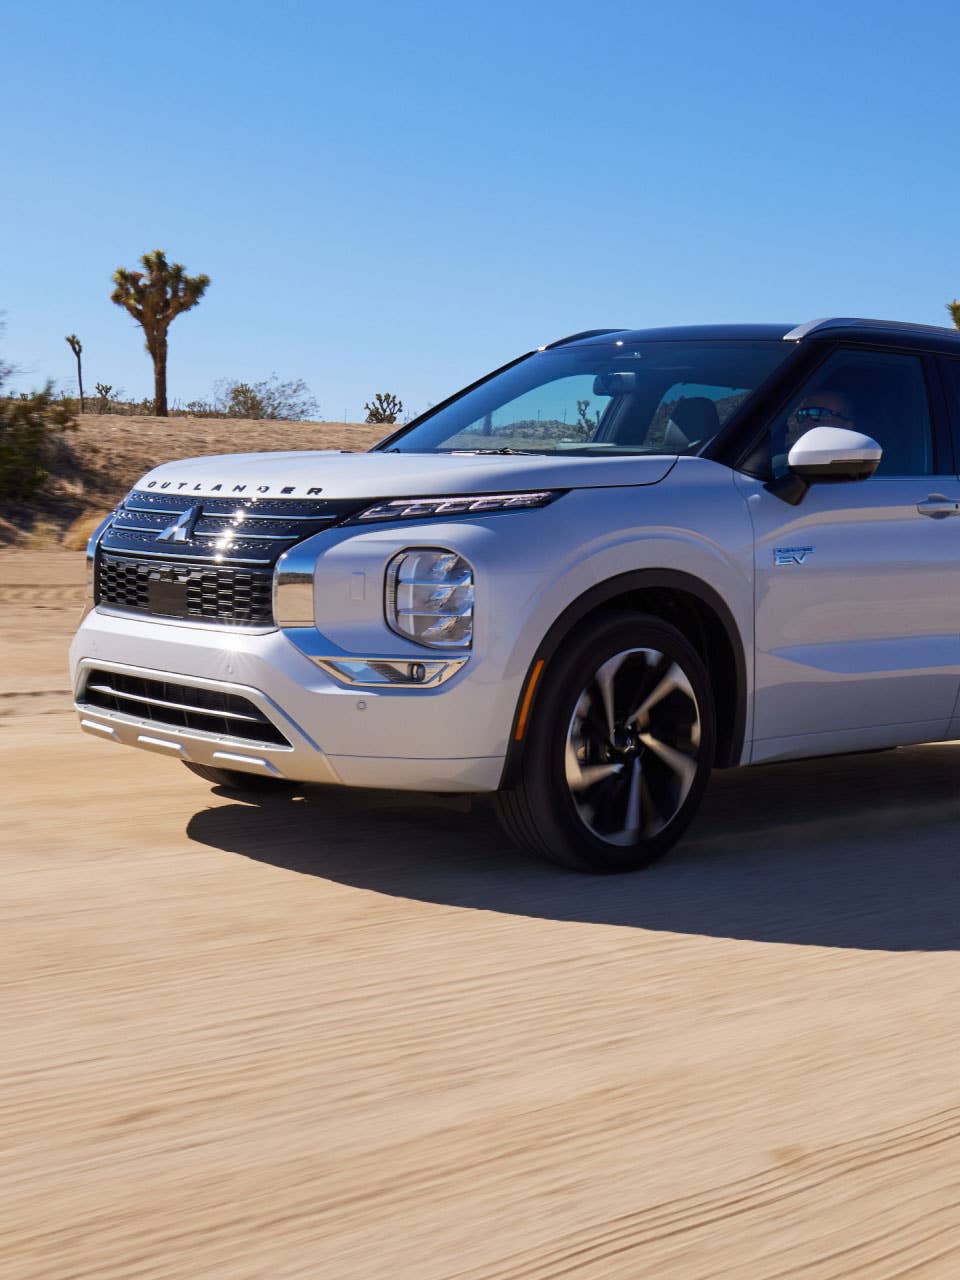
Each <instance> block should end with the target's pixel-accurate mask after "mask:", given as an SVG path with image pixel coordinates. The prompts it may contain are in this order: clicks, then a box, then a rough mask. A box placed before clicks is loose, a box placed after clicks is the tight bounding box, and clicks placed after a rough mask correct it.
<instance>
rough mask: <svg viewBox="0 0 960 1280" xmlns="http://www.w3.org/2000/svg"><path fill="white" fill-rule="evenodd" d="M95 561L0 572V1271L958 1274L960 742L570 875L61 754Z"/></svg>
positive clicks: (804, 785)
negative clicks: (610, 870) (599, 874)
mask: <svg viewBox="0 0 960 1280" xmlns="http://www.w3.org/2000/svg"><path fill="white" fill-rule="evenodd" d="M82 576H83V556H82V555H81V554H79V553H67V552H49V553H39V552H25V551H17V552H5V553H0V778H2V794H3V801H4V803H3V836H2V847H3V852H4V857H3V864H4V880H3V893H2V897H0V913H2V921H0V982H2V991H3V995H2V1006H0V1015H2V1026H3V1053H2V1058H0V1064H2V1067H0V1070H2V1087H0V1150H2V1151H3V1160H2V1163H0V1277H3V1280H40V1278H42V1280H79V1278H81V1277H83V1278H89V1280H94V1278H95V1280H132V1278H133V1277H137V1278H138V1280H139V1278H143V1280H161V1278H162V1280H167V1278H173V1277H176V1280H227V1278H229V1280H240V1278H242V1280H254V1277H256V1278H257V1280H261V1278H263V1277H269V1278H270V1280H292V1278H294V1277H297V1278H300V1277H302V1278H303V1280H381V1278H384V1280H385V1278H387V1277H389V1278H390V1280H453V1278H454V1277H456V1278H457V1280H521V1278H523V1280H554V1278H557V1280H559V1278H560V1277H564V1278H565V1280H621V1278H622V1280H641V1278H645V1277H652V1278H656V1280H707V1278H708V1277H709V1278H710V1280H719V1278H723V1280H728V1278H729V1280H774V1278H776V1280H785V1278H786V1277H790V1278H791V1280H794V1278H798V1277H802V1278H804V1280H841V1278H843V1280H846V1278H848V1277H856V1280H893V1278H894V1277H908V1276H909V1277H910V1278H911V1280H920V1278H926V1277H937V1278H938V1280H951V1278H952V1277H955V1276H957V1275H960V1172H958V1168H960V1068H958V1051H960V999H958V996H960V954H958V949H960V912H958V890H957V861H958V854H960V850H958V843H960V842H958V836H957V833H958V820H960V787H958V783H960V750H958V748H957V747H955V746H952V745H948V746H935V747H923V748H917V749H912V750H909V751H897V752H889V753H885V754H879V755H870V756H860V757H857V756H851V757H847V758H844V759H840V760H834V761H813V762H808V763H805V764H801V765H793V766H776V767H769V768H765V769H763V770H762V771H752V772H751V771H731V772H727V773H724V774H718V775H716V777H715V779H714V782H713V783H712V785H711V790H710V793H709V796H708V800H707V803H706V806H705V808H704V810H703V813H702V815H701V817H700V818H699V820H698V821H697V823H696V825H695V826H694V828H693V829H692V830H691V832H690V834H689V836H688V838H687V839H686V840H685V841H684V843H683V845H682V846H681V847H680V848H679V849H678V850H677V851H676V852H675V853H674V854H673V855H672V856H671V857H670V858H669V859H668V860H667V861H665V862H663V863H662V864H660V865H659V866H657V867H656V868H653V869H651V870H649V871H647V872H645V873H642V874H639V875H636V876H632V877H626V878H614V879H588V878H583V877H578V876H574V875H571V874H566V873H563V872H561V871H559V870H555V869H552V868H550V867H548V866H545V865H539V864H537V863H534V862H530V861H528V860H527V859H526V858H525V857H524V856H523V855H521V854H520V853H518V852H517V851H515V850H514V849H513V848H511V847H510V846H509V845H508V844H507V843H506V841H505V840H504V838H503V837H502V836H501V834H500V832H499V830H498V828H497V826H496V825H495V822H494V820H493V817H492V815H491V814H490V811H489V808H488V806H487V805H486V804H484V803H482V802H481V803H476V804H475V805H474V807H473V808H472V810H471V811H469V812H467V811H465V809H463V808H460V807H458V805H457V802H456V801H447V802H445V803H440V802H439V801H432V800H431V799H430V798H417V797H406V798H404V797H398V796H395V795H391V794H387V793H375V792H366V793H362V794H360V793H338V792H336V791H333V790H322V789H315V790H312V791H304V792H303V793H302V794H298V795H295V796H293V797H285V798H282V799H274V800H271V801H270V802H269V803H263V804H259V805H258V804H251V803H241V802H239V801H237V800H236V799H231V798H229V797H228V796H226V795H224V794H218V793H217V792H216V791H215V790H211V789H210V788H208V787H207V786H206V785H205V784H203V783H202V782H201V781H200V780H199V779H198V778H195V777H193V776H192V775H190V774H189V773H188V772H187V771H186V770H185V769H183V768H182V767H181V766H179V765H178V764H177V763H175V762H171V761H168V760H163V759H160V758H158V757H156V756H153V755H147V754H143V753H138V752H134V751H129V750H126V749H123V748H119V747H116V746H113V745H111V744H105V743H102V742H98V741H94V740H93V739H91V738H88V737H86V736H84V735H83V734H81V733H80V731H79V730H78V728H77V727H76V724H75V717H74V714H73V713H72V711H71V710H70V693H69V688H68V680H67V673H66V647H67V643H68V639H69V636H70V633H71V631H72V629H73V627H74V625H75V623H76V621H77V618H78V615H79V611H80V608H81V604H82V598H83V585H82Z"/></svg>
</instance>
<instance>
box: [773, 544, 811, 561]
mask: <svg viewBox="0 0 960 1280" xmlns="http://www.w3.org/2000/svg"><path fill="white" fill-rule="evenodd" d="M814 550H815V548H814V547H774V549H773V563H774V564H776V565H787V564H806V562H807V557H808V556H812V555H813V553H814Z"/></svg>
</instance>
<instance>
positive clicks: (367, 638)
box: [302, 458, 753, 755]
mask: <svg viewBox="0 0 960 1280" xmlns="http://www.w3.org/2000/svg"><path fill="white" fill-rule="evenodd" d="M314 543H315V552H316V559H315V566H314V571H313V608H314V616H315V622H316V628H317V632H318V636H317V638H316V641H315V643H316V644H317V646H318V649H323V648H324V647H326V648H327V649H328V650H329V651H330V653H332V654H336V653H352V654H375V655H393V656H397V657H409V658H410V659H415V658H420V657H423V656H424V653H425V650H424V649H423V648H422V647H421V646H419V645H416V644H413V643H412V642H410V641H407V640H404V639H403V638H402V637H400V636H398V635H396V634H395V633H394V632H393V631H391V630H390V629H389V628H388V627H387V625H386V621H385V618H384V600H383V584H384V576H385V572H386V567H387V565H388V564H389V562H390V561H391V560H392V559H393V557H394V556H395V555H397V554H399V553H400V552H402V551H404V550H406V549H408V548H411V547H442V548H445V549H449V550H451V551H456V552H458V553H459V554H461V555H463V556H465V557H466V559H468V560H469V561H470V563H471V564H472V565H473V567H474V572H475V582H476V610H475V631H474V641H473V645H472V648H471V650H470V651H469V661H468V663H467V664H466V666H465V668H464V669H463V671H462V672H461V673H460V674H459V675H457V676H455V677H454V678H453V680H451V681H450V684H449V685H448V686H445V688H444V690H443V692H442V694H439V695H438V696H442V698H443V701H444V703H445V704H446V705H447V706H448V707H449V710H450V714H451V716H455V717H456V719H457V720H458V722H459V723H461V724H462V726H463V732H464V733H466V734H468V735H469V738H470V741H471V748H470V749H471V753H475V754H477V755H496V754H502V753H504V752H505V751H506V749H507V746H508V744H509V738H510V732H511V728H512V724H513V718H514V713H515V710H516V706H517V702H518V700H519V697H520V694H521V691H522V687H523V682H524V680H525V678H526V675H527V672H528V671H529V669H530V666H531V664H532V662H533V661H534V658H535V656H536V654H537V650H538V648H539V647H540V645H541V643H542V641H543V639H544V637H545V636H546V634H547V632H548V631H549V630H550V628H551V627H552V626H553V624H554V623H555V622H556V620H557V619H558V618H560V617H561V615H562V614H563V613H564V612H565V611H566V610H567V609H568V608H569V607H570V606H571V605H572V604H573V603H574V602H575V601H577V600H578V599H579V598H580V597H581V596H584V595H586V593H588V592H589V591H590V590H591V589H592V588H594V587H596V586H597V585H598V584H600V583H603V582H606V581H607V580H609V579H611V578H616V577H618V576H620V575H622V574H628V573H631V572H635V571H637V570H643V569H662V570H670V571H674V572H678V573H683V574H687V575H690V576H691V577H693V578H696V579H699V580H700V581H702V582H703V583H705V584H706V585H707V586H709V587H710V588H712V589H713V591H714V592H716V593H717V594H718V595H719V596H720V597H721V598H722V599H723V600H724V602H725V603H726V605H727V607H728V609H729V611H730V613H731V614H732V616H733V619H734V622H735V625H736V627H737V629H738V631H739V634H740V639H741V643H742V646H743V652H744V656H745V657H746V658H747V659H748V661H747V680H748V686H749V684H750V683H751V675H750V662H749V656H750V655H751V654H752V652H753V537H752V528H751V525H750V521H749V516H748V513H747V510H746V506H745V504H744V502H743V499H742V497H741V495H740V494H739V492H738V491H737V489H736V486H735V485H734V482H733V473H732V472H731V471H730V470H729V469H728V468H727V467H725V466H722V465H721V464H719V463H714V462H710V461H708V460H706V459H699V458H688V459H681V460H680V461H679V462H678V463H677V465H676V466H675V467H674V468H673V470H672V472H671V473H670V475H669V476H668V477H667V478H666V479H665V480H663V481H661V482H660V483H659V484H656V485H644V486H614V487H610V488H602V489H597V488H591V489H579V490H574V491H572V492H570V493H568V494H565V495H564V496H563V497H561V498H560V499H558V500H557V501H556V502H555V503H553V504H552V505H551V506H549V507H546V508H543V509H539V510H533V511H529V512H511V513H505V514H502V515H489V516H483V517H478V518H474V519H472V520H471V519H464V518H460V519H454V520H447V521H442V520H439V521H433V520H430V521H410V522H406V523H403V524H389V525H380V526H374V527H369V528H364V527H357V526H352V527H344V528H340V529H337V530H331V531H330V532H328V533H324V534H319V535H317V537H316V539H315V540H314ZM302 550H303V551H304V552H307V553H308V554H311V549H310V548H309V546H308V544H304V546H303V548H302ZM431 652H432V653H437V652H440V651H436V650H434V651H431ZM745 692H746V696H747V709H748V718H747V724H746V739H747V741H749V738H750V733H751V725H750V721H749V708H750V705H751V698H750V689H749V687H748V689H747V690H746V691H745ZM387 696H390V695H387ZM408 696H412V697H414V698H415V697H416V696H417V695H416V694H412V695H408Z"/></svg>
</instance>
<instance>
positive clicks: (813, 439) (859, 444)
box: [766, 427, 883, 507]
mask: <svg viewBox="0 0 960 1280" xmlns="http://www.w3.org/2000/svg"><path fill="white" fill-rule="evenodd" d="M882 457H883V450H882V449H881V448H880V446H879V445H878V444H877V442H876V440H873V439H872V438H871V437H870V436H865V435H862V434H861V433H860V432H859V431H847V430H845V429H844V428H843V427H814V428H813V429H812V430H810V431H807V432H805V433H804V434H803V435H802V436H801V437H800V439H799V440H798V441H797V443H796V444H795V445H794V446H793V448H792V449H791V450H790V452H789V454H788V455H787V466H788V467H789V468H790V470H789V471H788V473H787V474H786V475H785V476H781V477H779V478H778V479H776V480H771V481H770V482H769V483H768V484H767V486H766V487H767V489H768V490H769V491H770V492H771V493H772V494H775V495H776V497H778V498H782V499H783V500H784V502H789V503H790V505H791V506H794V507H796V506H799V505H800V503H801V502H802V501H803V499H804V498H805V497H806V495H807V490H808V489H809V488H810V486H811V484H823V483H828V484H830V483H836V482H838V481H842V480H868V479H869V478H870V476H872V475H873V473H874V472H875V471H876V469H877V467H879V465H880V459H881V458H882Z"/></svg>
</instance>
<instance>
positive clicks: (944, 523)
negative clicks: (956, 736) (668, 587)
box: [738, 350, 960, 762]
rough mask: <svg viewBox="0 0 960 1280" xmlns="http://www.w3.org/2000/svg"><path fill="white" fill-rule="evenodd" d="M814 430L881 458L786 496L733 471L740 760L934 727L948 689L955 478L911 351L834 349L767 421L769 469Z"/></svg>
mask: <svg viewBox="0 0 960 1280" xmlns="http://www.w3.org/2000/svg"><path fill="white" fill-rule="evenodd" d="M817 425H827V426H842V427H847V428H848V429H850V430H856V431H861V432H863V433H865V434H866V435H869V436H872V437H873V438H874V439H875V440H877V441H878V443H879V444H880V445H881V447H882V448H883V460H882V462H881V464H880V467H879V469H878V471H877V474H876V475H875V476H873V477H872V478H871V479H869V480H866V481H860V482H848V483H839V484H815V485H813V487H812V488H811V489H810V492H809V493H808V494H807V495H806V497H805V498H804V500H803V501H802V502H801V504H800V505H799V506H797V507H792V506H789V505H788V504H786V503H785V502H783V501H782V500H781V499H779V498H776V497H774V495H773V494H771V493H769V492H768V491H767V490H766V489H765V488H764V486H763V484H762V482H760V481H757V480H753V479H748V478H746V477H743V476H738V484H739V485H740V487H741V490H742V491H743V492H744V494H745V496H746V499H747V505H748V507H749V510H750V512H751V516H752V519H753V526H754V535H755V571H756V640H755V644H756V651H755V680H756V683H755V689H756V696H755V700H754V723H753V741H754V748H753V754H752V759H753V760H754V761H755V762H757V761H760V760H765V759H775V758H778V757H785V756H789V755H815V754H818V753H819V752H821V751H822V752H829V751H843V750H856V749H858V748H867V747H871V746H885V745H893V744H895V743H899V742H918V741H929V740H935V739H939V738H943V737H946V736H947V733H948V728H949V725H950V721H951V717H952V714H953V708H954V705H955V703H956V700H957V693H958V689H960V481H958V480H957V477H956V475H955V474H954V473H953V466H952V459H951V458H950V457H944V456H943V453H944V450H943V449H942V448H941V449H940V451H939V453H938V449H937V441H936V440H935V437H934V431H933V427H932V421H931V414H930V407H929V399H928V394H927V386H926V378H925V367H924V361H923V359H922V357H920V356H915V355H907V354H901V353H893V352H878V351H864V350H860V351H857V350H840V351H837V352H836V353H834V355H832V356H831V357H830V358H829V359H828V360H827V361H826V363H825V364H824V365H823V366H821V368H820V369H819V370H818V371H817V373H816V374H815V375H814V377H813V378H812V379H811V380H810V382H809V383H808V384H807V386H805V387H804V389H803V390H802V392H801V393H800V394H799V395H797V396H795V397H794V398H793V400H792V401H791V402H790V404H789V405H788V406H787V408H786V410H785V411H784V412H783V413H782V414H781V415H780V416H779V418H778V419H777V420H776V421H775V422H774V423H773V425H772V427H771V432H770V451H771V457H772V467H773V471H774V473H775V474H776V473H780V474H782V473H783V472H784V470H785V469H786V454H787V452H788V451H789V448H790V447H791V445H792V444H793V443H794V441H795V440H796V438H798V436H799V435H801V434H802V433H803V431H805V430H808V429H810V427H812V426H817Z"/></svg>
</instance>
